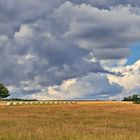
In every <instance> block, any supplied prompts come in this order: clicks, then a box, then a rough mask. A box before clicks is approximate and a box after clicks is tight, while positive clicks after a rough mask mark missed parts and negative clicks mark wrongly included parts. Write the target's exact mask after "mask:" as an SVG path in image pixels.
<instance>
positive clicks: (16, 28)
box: [0, 0, 140, 100]
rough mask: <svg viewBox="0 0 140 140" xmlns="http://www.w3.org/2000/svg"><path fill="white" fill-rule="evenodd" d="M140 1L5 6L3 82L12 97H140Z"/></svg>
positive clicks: (0, 46)
mask: <svg viewBox="0 0 140 140" xmlns="http://www.w3.org/2000/svg"><path fill="white" fill-rule="evenodd" d="M139 42H140V1H139V0H0V81H1V83H3V84H5V85H6V86H7V87H8V89H9V91H10V93H11V96H10V98H24V99H27V98H29V99H39V100H52V99H56V100H59V99H61V100H62V99H64V100H65V99H67V100H69V99H70V100H71V99H93V100H97V99H98V100H121V99H123V97H124V96H129V95H132V94H140V86H139V85H140V43H139Z"/></svg>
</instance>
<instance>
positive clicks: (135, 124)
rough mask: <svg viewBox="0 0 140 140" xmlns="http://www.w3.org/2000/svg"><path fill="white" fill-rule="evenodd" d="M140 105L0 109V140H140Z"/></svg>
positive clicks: (49, 106)
mask: <svg viewBox="0 0 140 140" xmlns="http://www.w3.org/2000/svg"><path fill="white" fill-rule="evenodd" d="M139 124H140V105H135V104H132V103H126V102H78V103H77V104H65V105H19V106H6V105H4V103H2V105H0V140H140V125H139Z"/></svg>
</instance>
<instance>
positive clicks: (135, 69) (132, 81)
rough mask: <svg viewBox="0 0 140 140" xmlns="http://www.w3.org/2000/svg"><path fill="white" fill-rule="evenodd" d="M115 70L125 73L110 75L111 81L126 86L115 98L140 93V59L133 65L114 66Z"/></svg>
mask: <svg viewBox="0 0 140 140" xmlns="http://www.w3.org/2000/svg"><path fill="white" fill-rule="evenodd" d="M113 71H116V72H120V73H122V74H123V75H124V76H122V77H117V76H113V75H108V78H109V81H110V82H114V83H117V84H119V85H120V86H122V87H123V88H124V90H123V91H122V92H121V93H120V94H118V95H117V96H115V97H113V98H122V97H124V96H128V95H133V94H140V60H138V61H137V62H136V63H134V64H133V65H128V66H120V67H117V68H114V69H113Z"/></svg>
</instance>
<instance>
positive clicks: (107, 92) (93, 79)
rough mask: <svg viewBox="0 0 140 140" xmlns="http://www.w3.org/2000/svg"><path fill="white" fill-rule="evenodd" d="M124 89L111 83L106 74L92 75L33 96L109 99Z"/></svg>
mask: <svg viewBox="0 0 140 140" xmlns="http://www.w3.org/2000/svg"><path fill="white" fill-rule="evenodd" d="M121 89H122V87H120V86H119V85H117V84H114V83H110V82H109V80H108V79H107V77H106V76H105V75H104V74H100V73H96V74H94V73H90V74H88V75H86V76H83V77H82V78H77V79H69V80H66V81H63V83H62V84H61V85H55V86H51V87H49V88H48V90H46V91H45V92H44V93H43V92H42V93H38V94H35V95H33V98H37V99H48V98H49V99H50V98H51V99H109V97H110V96H111V95H112V96H113V95H116V94H118V93H119V92H120V91H121Z"/></svg>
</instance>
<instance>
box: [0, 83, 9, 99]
mask: <svg viewBox="0 0 140 140" xmlns="http://www.w3.org/2000/svg"><path fill="white" fill-rule="evenodd" d="M9 95H10V94H9V90H8V89H7V88H6V87H5V86H4V85H3V84H1V83H0V99H2V98H6V97H8V96H9Z"/></svg>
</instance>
